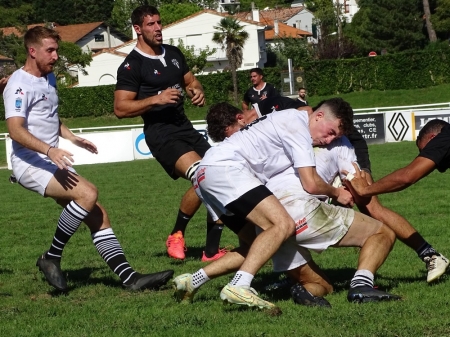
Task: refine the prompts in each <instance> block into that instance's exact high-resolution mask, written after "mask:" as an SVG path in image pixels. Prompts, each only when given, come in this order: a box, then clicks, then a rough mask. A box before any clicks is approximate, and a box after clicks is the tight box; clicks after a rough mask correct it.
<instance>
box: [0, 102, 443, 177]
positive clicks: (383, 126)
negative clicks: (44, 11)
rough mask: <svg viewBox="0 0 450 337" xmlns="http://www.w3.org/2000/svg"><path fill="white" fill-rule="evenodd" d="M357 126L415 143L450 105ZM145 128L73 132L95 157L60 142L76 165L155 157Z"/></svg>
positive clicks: (401, 111)
mask: <svg viewBox="0 0 450 337" xmlns="http://www.w3.org/2000/svg"><path fill="white" fill-rule="evenodd" d="M354 111H355V116H354V119H353V123H354V125H355V127H356V128H357V129H358V130H359V132H360V133H361V134H362V136H363V137H364V138H365V139H366V141H367V143H369V144H373V143H385V142H398V141H404V140H407V141H413V140H415V139H416V137H417V134H418V133H419V131H420V129H421V128H422V127H423V126H424V125H425V124H426V123H427V122H428V121H429V120H431V119H436V118H439V119H443V120H445V121H447V122H450V103H441V104H424V105H416V106H398V107H383V108H371V109H355V110H354ZM192 123H193V124H194V127H195V128H196V129H197V130H198V132H200V133H201V134H202V135H203V136H204V137H205V138H206V140H208V142H209V143H210V144H212V145H214V142H212V141H211V140H210V139H209V137H208V134H207V132H206V122H205V121H203V120H200V121H193V122H192ZM142 128H143V125H142V124H136V125H124V126H105V127H89V128H74V129H71V130H72V131H73V132H74V133H77V134H83V137H84V138H86V139H89V140H90V141H92V142H93V143H94V144H96V146H97V148H98V152H99V153H98V154H97V155H95V154H92V153H89V152H87V151H86V150H83V149H81V148H78V147H76V146H74V145H73V144H72V143H70V142H68V141H66V140H65V139H60V146H61V147H62V148H64V149H66V150H68V151H70V152H72V153H73V154H74V159H75V164H78V165H80V164H96V163H111V162H120V161H130V160H136V159H148V158H153V156H152V154H151V152H150V150H149V149H148V147H147V144H146V143H145V137H144V134H143V132H142ZM0 140H6V141H5V146H6V156H7V161H8V168H9V169H11V162H10V154H11V144H12V141H11V139H10V138H9V137H8V134H7V133H3V134H0Z"/></svg>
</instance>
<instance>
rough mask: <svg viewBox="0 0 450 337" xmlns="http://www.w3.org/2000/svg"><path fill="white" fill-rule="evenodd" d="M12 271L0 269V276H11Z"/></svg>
mask: <svg viewBox="0 0 450 337" xmlns="http://www.w3.org/2000/svg"><path fill="white" fill-rule="evenodd" d="M12 273H13V271H12V270H11V269H2V268H0V274H12Z"/></svg>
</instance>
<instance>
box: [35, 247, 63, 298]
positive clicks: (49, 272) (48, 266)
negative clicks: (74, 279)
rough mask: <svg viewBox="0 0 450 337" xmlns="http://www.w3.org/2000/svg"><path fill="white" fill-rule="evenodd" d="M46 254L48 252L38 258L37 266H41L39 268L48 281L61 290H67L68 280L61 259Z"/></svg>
mask: <svg viewBox="0 0 450 337" xmlns="http://www.w3.org/2000/svg"><path fill="white" fill-rule="evenodd" d="M46 254H47V252H45V253H44V254H42V255H41V256H40V257H39V258H38V259H37V262H36V266H37V267H39V270H40V271H42V273H43V274H44V276H45V278H46V279H47V282H48V283H49V284H50V285H51V286H52V287H55V288H56V289H58V290H59V291H66V290H67V282H66V278H65V277H64V275H63V272H62V271H61V266H60V263H61V259H49V258H46V257H45V255H46Z"/></svg>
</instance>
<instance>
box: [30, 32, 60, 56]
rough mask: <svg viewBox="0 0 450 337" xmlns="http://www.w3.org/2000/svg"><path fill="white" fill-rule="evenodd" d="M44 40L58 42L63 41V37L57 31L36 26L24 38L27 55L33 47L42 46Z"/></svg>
mask: <svg viewBox="0 0 450 337" xmlns="http://www.w3.org/2000/svg"><path fill="white" fill-rule="evenodd" d="M43 39H53V40H55V41H56V42H59V41H61V37H60V36H59V34H58V32H57V31H56V30H53V29H50V28H47V27H44V26H36V27H33V28H30V29H28V31H27V32H26V33H25V35H24V37H23V44H24V46H25V50H26V52H27V54H28V48H30V47H31V46H33V45H42V40H43Z"/></svg>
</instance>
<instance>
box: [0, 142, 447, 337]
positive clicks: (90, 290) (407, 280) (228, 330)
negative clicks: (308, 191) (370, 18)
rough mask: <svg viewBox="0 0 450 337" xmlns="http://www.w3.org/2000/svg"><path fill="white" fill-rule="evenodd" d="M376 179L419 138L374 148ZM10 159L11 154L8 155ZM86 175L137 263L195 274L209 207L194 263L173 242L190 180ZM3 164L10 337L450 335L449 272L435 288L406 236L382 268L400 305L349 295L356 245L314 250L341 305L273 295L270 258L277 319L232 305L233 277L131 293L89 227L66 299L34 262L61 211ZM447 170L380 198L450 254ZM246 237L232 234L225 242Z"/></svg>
mask: <svg viewBox="0 0 450 337" xmlns="http://www.w3.org/2000/svg"><path fill="white" fill-rule="evenodd" d="M369 149H370V155H371V159H372V164H373V171H374V175H375V178H380V177H381V176H383V175H385V174H387V173H389V172H390V171H392V170H394V169H396V168H398V167H401V166H402V165H405V164H407V163H408V162H409V161H410V160H412V159H413V158H414V157H415V155H416V154H417V150H416V148H415V145H414V144H413V143H412V142H403V143H390V144H383V145H372V146H370V148H369ZM0 155H4V154H3V153H1V152H0ZM77 170H78V172H79V173H80V174H82V175H83V176H85V177H86V178H88V179H90V180H91V181H92V182H94V183H95V184H96V185H97V187H98V188H99V191H100V202H101V203H102V204H103V205H104V206H105V207H106V209H107V210H108V212H109V216H110V218H111V221H112V224H113V228H114V229H115V233H116V235H117V236H118V238H119V240H120V241H121V244H122V246H123V248H124V250H125V253H126V254H127V257H128V259H129V261H130V262H131V264H132V265H133V266H134V267H135V268H136V269H137V270H138V271H140V272H151V271H156V270H162V269H167V268H172V269H174V270H175V275H179V274H181V273H185V272H194V271H196V270H197V269H199V268H201V267H202V266H203V265H204V264H203V263H202V262H201V261H200V257H201V253H202V249H203V244H204V237H205V221H204V219H205V209H204V208H203V207H202V208H201V209H200V211H199V212H198V214H197V215H196V216H195V217H194V218H193V219H192V220H191V223H190V224H189V227H188V231H187V236H186V240H187V246H188V251H187V258H186V260H185V261H183V262H178V261H175V260H172V259H169V258H168V257H167V256H166V252H165V245H164V242H165V240H166V238H167V235H168V233H169V231H170V230H171V228H172V226H173V222H174V219H175V215H176V212H177V209H178V204H179V200H180V198H181V196H182V194H183V192H184V191H185V190H186V189H187V187H188V182H186V181H177V182H173V181H172V180H171V179H169V178H168V177H167V176H166V175H165V174H164V172H163V170H162V169H161V168H160V167H159V166H158V164H157V163H156V161H154V160H143V161H134V162H126V163H114V164H98V165H85V166H79V167H77ZM8 175H9V171H7V170H0V188H1V191H2V194H1V196H0V203H1V205H2V212H1V214H0V231H1V236H0V246H1V247H2V254H1V257H0V336H51V335H55V336H448V335H450V323H449V320H448V317H449V315H450V306H449V302H450V297H449V295H448V293H447V291H448V286H449V282H450V280H449V277H448V275H444V276H443V277H442V279H441V281H440V282H438V283H437V284H434V285H431V286H430V285H428V284H427V283H426V282H425V279H426V270H425V266H424V264H423V263H422V262H421V261H420V260H419V259H418V258H417V256H416V254H415V252H413V251H411V250H410V249H409V248H407V247H406V246H404V245H403V244H402V243H400V242H397V243H396V245H395V247H394V249H393V251H392V253H391V254H390V256H389V257H388V259H387V261H386V262H385V264H384V265H383V266H382V267H381V268H380V270H379V272H378V274H377V275H376V279H375V282H376V284H377V285H378V286H379V287H380V288H381V289H385V290H388V291H390V292H393V293H395V294H399V295H401V296H403V300H402V301H400V302H388V303H374V304H371V303H369V304H363V305H358V304H351V303H348V302H347V300H346V295H347V289H348V285H349V280H350V279H351V277H352V276H353V273H354V270H355V266H356V262H357V258H358V252H357V250H356V249H353V248H348V249H329V250H327V251H326V252H324V253H323V254H321V255H317V254H315V255H313V257H314V259H315V260H316V261H317V262H318V264H319V265H320V266H321V267H322V268H323V269H324V270H325V271H326V273H327V274H328V275H329V277H330V278H331V279H332V280H333V282H334V286H335V292H334V293H333V294H331V295H329V296H328V297H327V299H328V300H329V301H330V303H331V304H332V306H333V308H332V309H329V310H328V309H320V308H307V307H302V306H298V305H295V304H294V303H293V302H292V301H291V300H290V298H289V295H288V294H287V293H286V292H284V291H283V292H281V291H278V292H265V291H263V288H264V285H266V284H267V283H270V282H271V281H273V280H275V279H276V275H273V274H272V273H271V266H270V263H268V264H267V265H266V266H265V267H264V268H263V269H262V270H261V271H260V273H259V274H258V275H257V276H256V278H255V281H254V283H253V286H254V287H255V288H256V289H257V290H258V291H260V293H261V295H262V296H263V297H265V298H266V299H268V300H270V301H273V302H275V303H276V304H277V305H279V306H280V307H281V309H282V310H283V314H282V315H281V316H279V317H270V316H268V315H267V314H265V313H263V312H260V311H256V310H245V309H242V308H236V307H231V306H229V307H228V306H227V307H224V306H223V305H222V303H221V301H220V299H219V292H220V289H221V288H222V287H223V286H224V285H225V284H226V283H227V282H228V281H229V280H230V277H231V276H224V277H221V278H218V279H216V280H213V281H211V282H209V283H208V284H206V285H205V286H204V287H203V288H202V289H200V291H199V293H198V294H197V297H196V301H195V302H194V303H193V304H191V305H183V304H178V303H176V302H175V300H174V299H173V297H172V293H173V292H172V289H171V288H169V287H167V288H165V289H162V290H160V291H158V292H155V291H145V292H142V293H129V292H127V291H125V290H122V289H121V287H120V282H119V279H118V278H117V277H116V276H115V275H114V274H113V273H112V272H111V271H110V270H109V269H108V267H107V266H106V264H105V263H104V262H103V261H102V259H101V258H100V257H99V255H98V254H97V252H96V250H95V248H94V246H93V244H92V243H91V240H90V235H89V231H88V230H87V228H86V227H81V228H80V230H79V232H78V233H76V234H75V235H74V237H73V238H72V239H71V241H70V242H69V243H68V245H67V247H66V250H65V252H64V259H63V262H62V268H63V270H64V271H65V273H66V275H67V279H68V283H69V287H70V291H69V293H68V294H67V295H58V294H56V293H54V292H53V291H52V288H51V287H50V286H49V285H48V284H47V283H46V282H45V281H44V280H43V278H42V276H41V274H40V273H39V272H38V270H37V268H36V267H35V266H34V264H35V262H36V259H37V257H38V256H39V255H40V254H41V253H42V252H44V251H45V250H46V249H48V246H49V244H50V240H51V238H52V236H53V232H54V229H55V226H56V222H57V220H58V217H59V214H60V208H59V207H58V206H57V205H56V204H55V203H54V202H53V201H52V200H47V199H44V198H41V197H39V196H38V195H35V194H33V193H31V192H29V191H26V190H25V189H23V188H22V187H20V186H19V185H17V184H15V185H12V184H10V183H9V182H8V181H7V178H8ZM449 185H450V175H449V174H439V173H436V172H435V173H432V174H431V175H430V176H428V177H427V178H425V179H424V180H422V181H420V182H419V183H417V184H416V185H414V186H412V187H410V188H409V189H407V190H405V191H403V192H399V193H395V194H390V195H385V196H382V198H381V200H382V202H383V203H384V204H385V205H386V206H388V207H390V208H392V209H394V210H396V211H398V212H399V213H401V214H402V215H404V216H405V217H406V218H407V219H409V220H410V222H411V223H412V224H413V225H414V226H415V227H416V228H417V229H418V230H419V231H420V232H421V233H422V235H423V236H424V237H425V238H426V239H428V241H429V242H430V243H431V244H433V245H434V246H435V247H436V248H437V249H438V250H439V251H441V252H442V253H443V254H445V255H447V256H449V255H450V249H449V248H448V238H449V236H450V227H449V226H448V223H449V213H448V200H449V192H448V188H447V186H449ZM229 244H232V245H236V244H237V240H236V238H235V237H234V236H233V235H232V233H231V232H230V231H229V230H225V231H224V234H223V237H222V245H223V246H225V245H229Z"/></svg>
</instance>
